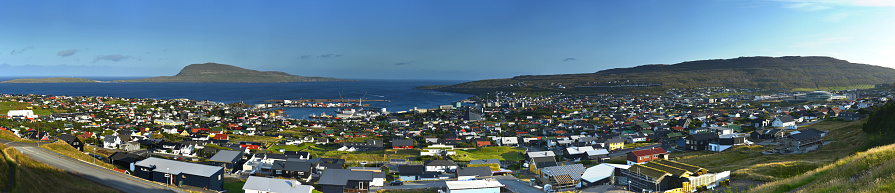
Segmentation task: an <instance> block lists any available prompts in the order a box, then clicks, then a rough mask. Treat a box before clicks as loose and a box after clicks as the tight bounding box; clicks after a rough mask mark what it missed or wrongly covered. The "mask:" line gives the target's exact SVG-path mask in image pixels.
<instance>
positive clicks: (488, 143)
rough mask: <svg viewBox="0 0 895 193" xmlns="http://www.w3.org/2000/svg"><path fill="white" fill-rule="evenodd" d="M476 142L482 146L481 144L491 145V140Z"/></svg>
mask: <svg viewBox="0 0 895 193" xmlns="http://www.w3.org/2000/svg"><path fill="white" fill-rule="evenodd" d="M475 144H476V145H478V146H479V147H481V146H486V145H491V141H475Z"/></svg>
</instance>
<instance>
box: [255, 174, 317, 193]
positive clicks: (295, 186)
mask: <svg viewBox="0 0 895 193" xmlns="http://www.w3.org/2000/svg"><path fill="white" fill-rule="evenodd" d="M242 190H243V191H245V193H311V192H313V191H314V186H310V185H302V184H301V183H299V182H298V181H295V180H284V179H276V178H265V177H258V176H249V179H247V180H246V182H245V185H243V186H242Z"/></svg>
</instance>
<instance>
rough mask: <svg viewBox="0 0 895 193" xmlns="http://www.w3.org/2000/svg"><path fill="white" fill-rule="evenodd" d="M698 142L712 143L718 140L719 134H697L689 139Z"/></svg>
mask: <svg viewBox="0 0 895 193" xmlns="http://www.w3.org/2000/svg"><path fill="white" fill-rule="evenodd" d="M687 138H688V139H693V140H696V141H710V140H716V139H718V134H717V133H697V134H693V135H690V136H688V137H687Z"/></svg>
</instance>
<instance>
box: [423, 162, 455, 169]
mask: <svg viewBox="0 0 895 193" xmlns="http://www.w3.org/2000/svg"><path fill="white" fill-rule="evenodd" d="M425 165H426V171H427V172H453V171H454V170H456V169H457V164H456V163H454V161H453V160H428V161H426V163H425Z"/></svg>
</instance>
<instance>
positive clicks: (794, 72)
mask: <svg viewBox="0 0 895 193" xmlns="http://www.w3.org/2000/svg"><path fill="white" fill-rule="evenodd" d="M892 82H895V69H891V68H886V67H880V66H873V65H866V64H857V63H851V62H848V61H845V60H840V59H835V58H831V57H823V56H810V57H800V56H786V57H740V58H733V59H718V60H699V61H690V62H682V63H678V64H673V65H666V64H657V65H643V66H637V67H631V68H615V69H607V70H602V71H599V72H595V73H586V74H560V75H538V76H531V75H527V76H517V77H513V78H509V79H492V80H480V81H473V82H466V83H461V84H457V85H447V86H426V87H420V89H432V90H438V91H446V92H459V93H472V94H481V93H485V92H492V91H511V92H544V93H552V92H563V93H578V94H593V93H661V92H664V91H665V90H667V89H686V88H699V87H719V86H723V87H728V88H763V89H799V88H801V89H819V90H826V89H829V88H834V87H852V86H861V85H865V86H866V85H870V86H872V85H874V84H882V83H892Z"/></svg>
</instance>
